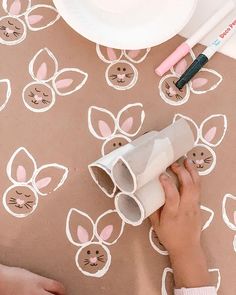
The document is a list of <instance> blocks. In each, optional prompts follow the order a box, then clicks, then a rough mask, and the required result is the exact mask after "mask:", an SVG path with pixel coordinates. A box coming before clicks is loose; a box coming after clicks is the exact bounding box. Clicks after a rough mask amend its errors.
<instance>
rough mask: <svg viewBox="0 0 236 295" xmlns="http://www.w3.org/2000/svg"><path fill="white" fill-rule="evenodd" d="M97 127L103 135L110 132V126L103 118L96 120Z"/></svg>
mask: <svg viewBox="0 0 236 295" xmlns="http://www.w3.org/2000/svg"><path fill="white" fill-rule="evenodd" d="M98 127H99V130H100V132H101V134H102V136H103V137H109V136H111V134H112V131H111V128H110V127H109V126H108V124H107V123H106V122H104V121H103V120H99V121H98Z"/></svg>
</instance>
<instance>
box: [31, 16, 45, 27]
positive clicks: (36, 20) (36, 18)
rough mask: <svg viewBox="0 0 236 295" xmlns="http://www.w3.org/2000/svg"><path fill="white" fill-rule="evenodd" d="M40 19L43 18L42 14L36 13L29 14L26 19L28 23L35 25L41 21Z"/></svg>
mask: <svg viewBox="0 0 236 295" xmlns="http://www.w3.org/2000/svg"><path fill="white" fill-rule="evenodd" d="M42 19H43V16H42V15H36V14H35V15H30V16H29V17H28V21H29V24H30V25H35V24H37V23H39V22H41V21H42Z"/></svg>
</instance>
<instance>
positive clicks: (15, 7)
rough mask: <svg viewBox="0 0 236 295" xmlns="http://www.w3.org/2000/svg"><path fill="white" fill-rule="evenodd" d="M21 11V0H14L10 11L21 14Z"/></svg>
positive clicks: (13, 13)
mask: <svg viewBox="0 0 236 295" xmlns="http://www.w3.org/2000/svg"><path fill="white" fill-rule="evenodd" d="M20 12H21V1H20V0H14V1H13V3H12V5H11V6H10V9H9V13H10V14H12V15H19V14H20Z"/></svg>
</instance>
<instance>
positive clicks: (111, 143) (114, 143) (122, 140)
mask: <svg viewBox="0 0 236 295" xmlns="http://www.w3.org/2000/svg"><path fill="white" fill-rule="evenodd" d="M129 142H130V139H129V138H128V137H126V136H124V135H121V134H120V135H119V134H118V135H115V136H114V137H113V138H111V139H109V140H107V141H106V142H105V143H104V145H103V154H104V155H107V154H109V153H111V152H112V151H114V150H116V149H118V148H120V147H122V146H124V145H126V144H127V143H129Z"/></svg>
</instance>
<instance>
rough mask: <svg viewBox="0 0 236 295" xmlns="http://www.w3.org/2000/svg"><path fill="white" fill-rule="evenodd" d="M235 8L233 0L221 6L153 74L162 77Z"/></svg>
mask: <svg viewBox="0 0 236 295" xmlns="http://www.w3.org/2000/svg"><path fill="white" fill-rule="evenodd" d="M234 8H235V3H234V1H233V0H230V1H228V2H227V3H226V4H225V5H224V6H222V7H221V8H220V9H219V10H218V11H217V12H216V13H215V14H214V15H213V16H212V17H211V18H210V19H209V20H208V21H207V22H206V23H205V24H203V25H202V26H201V27H200V28H199V29H198V30H197V32H195V33H194V34H193V36H192V37H190V38H189V39H188V40H186V41H185V42H183V43H182V44H181V45H180V46H179V47H177V48H176V50H175V51H174V52H173V53H172V54H171V55H170V56H168V57H167V58H166V59H165V60H164V61H163V62H162V63H161V64H160V65H159V67H158V68H156V70H155V72H156V74H157V75H159V76H163V75H164V74H165V73H166V72H168V71H169V70H170V68H171V67H173V66H174V65H175V64H177V62H179V61H180V60H181V59H182V58H183V57H185V56H186V55H187V54H188V53H189V52H190V50H191V49H192V48H193V47H194V46H195V45H196V44H197V43H198V42H199V41H200V40H201V39H202V38H203V37H204V36H205V35H206V34H208V33H209V32H210V31H211V30H213V29H214V28H215V26H216V25H217V24H218V23H219V22H220V21H222V20H223V19H224V17H225V16H226V15H227V14H229V13H230V12H231V11H232V10H233V9H234Z"/></svg>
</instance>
